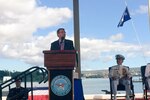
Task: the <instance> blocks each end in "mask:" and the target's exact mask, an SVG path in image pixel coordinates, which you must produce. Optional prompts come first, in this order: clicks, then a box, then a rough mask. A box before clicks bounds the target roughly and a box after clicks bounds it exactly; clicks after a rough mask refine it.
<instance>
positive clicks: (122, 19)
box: [118, 7, 131, 27]
mask: <svg viewBox="0 0 150 100" xmlns="http://www.w3.org/2000/svg"><path fill="white" fill-rule="evenodd" d="M130 19H131V17H130V14H129V11H128V8H127V7H126V9H125V11H124V12H123V15H122V17H121V19H120V21H119V24H118V27H122V26H123V24H124V22H125V21H128V20H130Z"/></svg>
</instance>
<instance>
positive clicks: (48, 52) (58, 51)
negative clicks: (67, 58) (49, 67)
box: [43, 50, 76, 54]
mask: <svg viewBox="0 0 150 100" xmlns="http://www.w3.org/2000/svg"><path fill="white" fill-rule="evenodd" d="M43 53H44V54H57V53H59V54H75V53H76V50H44V51H43Z"/></svg>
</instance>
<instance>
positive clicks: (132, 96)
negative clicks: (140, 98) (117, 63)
mask: <svg viewBox="0 0 150 100" xmlns="http://www.w3.org/2000/svg"><path fill="white" fill-rule="evenodd" d="M128 69H129V67H128ZM110 70H111V67H109V72H110ZM109 81H110V96H111V100H113V98H114V94H113V89H112V85H111V84H112V79H111V78H109ZM130 83H131V92H132V95H131V96H130V98H132V100H134V96H135V95H134V85H133V82H132V77H131V78H130ZM117 91H125V86H124V85H123V84H121V83H119V84H118V86H117ZM116 97H126V95H125V96H117V95H116Z"/></svg>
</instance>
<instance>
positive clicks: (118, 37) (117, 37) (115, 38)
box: [110, 33, 123, 41]
mask: <svg viewBox="0 0 150 100" xmlns="http://www.w3.org/2000/svg"><path fill="white" fill-rule="evenodd" d="M122 39H123V34H122V33H118V34H115V35H112V36H111V37H110V40H112V41H120V40H122Z"/></svg>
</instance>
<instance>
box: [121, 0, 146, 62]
mask: <svg viewBox="0 0 150 100" xmlns="http://www.w3.org/2000/svg"><path fill="white" fill-rule="evenodd" d="M124 1H125V5H126V7H127V6H128V5H127V2H126V0H124ZM128 10H129V9H128ZM130 16H131V15H130ZM131 22H132V27H133V30H134V32H135V36H136V39H137V41H138V44H139V46H140V48H141V51H142V55H143V58H144V61H145V63H147V60H146V57H145V56H144V50H143V47H142V45H141V42H140V38H139V35H138V32H137V30H136V28H135V25H134V22H133V20H132V18H131Z"/></svg>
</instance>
